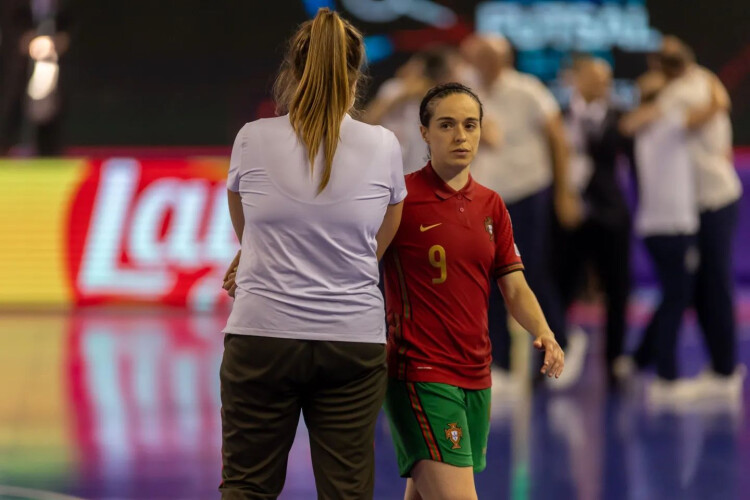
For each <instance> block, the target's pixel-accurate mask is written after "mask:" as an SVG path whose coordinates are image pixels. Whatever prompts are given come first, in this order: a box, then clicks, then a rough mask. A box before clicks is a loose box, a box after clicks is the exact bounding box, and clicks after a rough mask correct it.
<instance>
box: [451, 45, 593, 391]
mask: <svg viewBox="0 0 750 500" xmlns="http://www.w3.org/2000/svg"><path fill="white" fill-rule="evenodd" d="M461 52H462V54H464V57H465V58H466V59H467V60H468V61H469V62H470V63H471V64H472V65H473V66H474V68H475V71H476V75H477V78H478V82H479V87H478V93H479V95H480V97H481V98H482V101H483V102H484V104H485V109H486V113H487V118H488V119H490V120H494V121H495V122H497V123H498V126H499V128H500V130H501V131H502V138H503V139H502V144H501V145H500V146H499V147H494V148H493V147H484V148H482V149H480V151H479V152H478V154H477V157H476V158H475V160H474V162H473V163H472V175H473V176H474V178H475V179H476V180H477V181H478V182H479V183H480V184H482V185H484V186H487V187H489V188H490V189H492V190H494V191H495V192H497V193H498V194H500V196H501V197H502V198H503V199H504V200H505V201H506V203H507V207H508V212H509V213H510V216H511V219H512V220H513V221H514V223H515V238H516V243H517V244H518V248H519V250H520V252H521V254H522V255H523V257H524V262H525V264H526V267H527V269H528V270H529V271H528V272H527V278H528V280H529V285H530V286H531V289H532V290H533V291H534V293H535V294H536V295H537V297H538V298H539V302H540V304H541V306H542V310H543V311H544V314H545V317H546V318H547V321H549V324H550V327H551V329H552V331H554V332H555V333H556V335H557V337H558V341H559V342H560V345H561V346H562V348H563V349H564V350H565V353H566V365H567V368H566V373H565V374H564V375H563V376H562V377H560V378H559V379H556V381H555V382H554V384H553V386H555V385H557V386H567V385H572V384H573V383H574V382H575V381H576V380H577V379H578V378H579V377H580V374H581V370H582V367H583V361H584V359H585V353H586V345H587V339H586V336H585V335H583V334H576V335H573V336H571V337H570V338H568V336H567V334H566V327H565V312H564V309H563V305H562V302H561V300H560V297H559V293H558V290H557V287H556V285H555V283H554V281H553V280H552V276H551V271H552V261H551V251H552V249H551V248H550V237H551V232H552V222H551V219H550V218H551V217H553V216H556V217H557V218H558V220H559V221H560V223H561V224H562V225H563V226H564V227H566V228H574V227H576V226H578V225H579V224H580V223H581V218H582V210H581V203H580V198H579V196H578V195H577V194H576V193H575V192H574V191H573V190H572V189H571V188H570V185H569V182H568V178H569V176H568V155H569V149H568V143H567V138H566V135H565V128H564V125H563V119H562V115H561V113H560V108H559V106H558V105H557V102H556V101H555V99H554V97H553V96H552V94H551V93H550V92H549V90H547V88H546V87H545V86H544V85H543V84H542V83H541V82H540V81H539V80H537V79H536V78H535V77H533V76H531V75H526V74H522V73H519V72H518V71H516V70H515V69H514V68H513V59H512V52H511V47H510V44H509V43H508V41H507V40H505V39H504V38H501V37H480V36H471V37H468V38H467V39H466V40H465V41H464V42H463V43H462V46H461ZM489 300H490V313H489V324H490V327H489V328H490V337H491V339H492V346H493V352H492V357H493V359H494V363H495V366H494V368H495V369H494V370H493V391H496V392H498V393H506V395H512V394H517V391H518V384H517V383H516V381H515V380H514V379H512V378H511V377H510V375H509V370H510V333H509V330H508V322H507V311H506V309H505V306H504V304H503V300H502V296H501V295H500V293H499V292H498V291H496V290H495V289H494V288H493V290H492V293H491V296H490V299H489Z"/></svg>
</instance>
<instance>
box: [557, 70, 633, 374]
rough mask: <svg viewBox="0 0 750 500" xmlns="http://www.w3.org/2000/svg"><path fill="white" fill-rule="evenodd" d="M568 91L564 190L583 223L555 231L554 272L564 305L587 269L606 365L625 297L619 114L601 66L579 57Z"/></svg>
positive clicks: (626, 146) (615, 346)
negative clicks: (596, 290) (599, 301)
mask: <svg viewBox="0 0 750 500" xmlns="http://www.w3.org/2000/svg"><path fill="white" fill-rule="evenodd" d="M572 76H573V86H574V91H573V95H572V98H571V102H570V107H569V109H568V110H567V112H566V128H567V130H568V136H569V138H570V143H571V161H570V169H569V175H570V183H571V189H574V190H575V191H576V192H577V193H580V195H581V198H582V200H583V206H584V210H583V222H582V223H581V225H580V226H578V227H575V228H573V229H565V228H564V227H560V228H558V229H557V235H556V236H555V238H554V243H555V250H556V251H555V252H554V258H555V261H556V265H555V271H556V275H557V276H558V279H559V282H560V283H559V285H560V290H561V295H562V299H563V303H564V305H565V306H566V308H567V307H569V306H570V305H571V304H572V302H573V301H574V300H575V299H577V298H578V297H579V296H580V293H581V291H582V289H583V288H584V285H585V282H586V274H587V273H586V271H587V266H588V265H591V266H593V268H594V270H595V271H596V276H597V278H598V279H599V282H600V284H601V286H602V289H603V291H604V294H605V304H606V315H607V316H606V317H607V319H606V327H605V330H606V339H607V342H606V363H607V369H608V374H609V376H610V378H609V380H610V382H613V381H614V377H613V364H614V361H615V359H617V358H619V357H620V356H621V355H622V354H623V348H624V340H625V327H626V318H625V313H626V307H627V301H628V295H629V293H630V211H629V209H628V205H627V202H626V199H625V194H624V193H623V191H622V188H621V186H620V181H619V180H618V169H617V167H618V160H619V159H620V158H621V157H622V156H623V155H629V153H630V151H629V150H630V141H629V140H628V139H627V138H625V137H624V136H623V135H622V134H621V133H620V131H619V127H618V125H619V121H620V118H621V117H622V114H623V112H622V110H621V109H620V108H619V107H618V106H617V105H615V104H614V103H613V102H612V99H611V91H612V68H611V67H610V65H609V63H607V62H606V61H604V60H603V59H596V58H592V57H581V58H579V59H577V60H576V61H575V62H574V64H573V72H572Z"/></svg>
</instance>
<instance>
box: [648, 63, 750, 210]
mask: <svg viewBox="0 0 750 500" xmlns="http://www.w3.org/2000/svg"><path fill="white" fill-rule="evenodd" d="M712 78H713V75H712V74H711V73H710V72H708V71H707V70H706V69H704V68H701V67H700V66H694V67H692V68H691V69H689V70H688V71H687V73H686V74H685V75H683V76H681V77H680V78H678V79H676V80H675V81H673V82H671V83H670V84H669V85H668V86H667V87H666V88H665V89H664V91H663V92H662V93H661V94H660V96H659V100H658V103H659V108H660V109H661V110H662V111H663V112H667V113H668V112H670V111H673V110H679V111H682V112H686V113H687V112H689V111H692V110H695V109H700V108H703V107H705V106H708V105H709V103H710V102H711V79H712ZM688 144H689V147H690V154H691V156H692V158H693V162H694V164H695V168H696V175H697V179H696V180H697V186H698V199H697V201H698V206H699V207H700V209H701V210H717V209H719V208H722V207H725V206H726V205H729V204H730V203H733V202H735V201H736V200H738V199H739V198H740V196H742V183H741V182H740V179H739V176H738V175H737V171H736V170H735V168H734V162H733V160H732V124H731V122H730V120H729V114H728V113H726V112H721V113H717V114H716V115H715V116H714V117H713V118H712V119H711V120H709V121H708V122H707V123H706V124H704V125H703V126H701V127H700V128H698V129H697V130H694V131H693V132H691V133H690V134H689V136H688Z"/></svg>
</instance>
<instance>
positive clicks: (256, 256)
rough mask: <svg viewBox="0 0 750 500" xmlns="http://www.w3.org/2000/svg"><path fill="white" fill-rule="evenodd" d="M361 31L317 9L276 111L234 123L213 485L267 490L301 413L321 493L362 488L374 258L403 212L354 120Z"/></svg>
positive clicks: (393, 163) (277, 487) (386, 137)
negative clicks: (236, 247) (232, 245)
mask: <svg viewBox="0 0 750 500" xmlns="http://www.w3.org/2000/svg"><path fill="white" fill-rule="evenodd" d="M363 62H364V44H363V40H362V35H361V34H360V33H359V32H358V31H357V30H356V29H355V28H354V27H353V26H352V25H351V24H350V23H348V22H347V21H345V20H343V19H341V18H340V17H339V15H338V14H336V13H335V12H332V11H330V10H328V9H320V10H319V11H318V13H317V15H316V16H315V18H314V19H313V20H312V21H307V22H305V23H303V24H302V25H301V27H300V28H299V30H298V31H297V33H296V34H295V35H294V37H293V38H292V40H291V43H290V47H289V50H288V53H287V56H286V59H285V61H284V64H283V65H282V69H281V72H280V74H279V77H278V79H277V82H276V86H275V89H276V94H277V95H276V102H277V103H279V106H280V107H281V108H283V110H284V111H288V114H285V115H282V116H279V117H276V118H269V119H265V120H258V121H255V122H251V123H248V124H246V125H245V126H244V127H242V129H241V130H240V132H239V134H238V135H237V138H236V140H235V143H234V147H233V149H232V156H231V160H230V168H229V176H228V179H227V187H228V193H227V194H228V198H229V212H230V216H231V219H232V225H233V226H234V229H235V232H236V233H237V237H238V238H239V240H240V241H241V245H242V246H241V253H238V255H237V257H236V258H235V261H234V262H233V263H232V264H231V265H230V271H229V272H228V273H227V276H226V277H225V288H228V289H229V290H228V291H229V292H230V294H231V295H233V296H234V297H235V301H234V304H233V306H232V312H231V314H230V316H229V319H228V321H227V325H226V327H225V328H224V330H223V333H224V334H225V339H224V356H223V360H222V364H221V369H220V380H221V402H222V412H221V415H222V456H223V467H222V479H223V480H222V484H221V486H220V490H221V492H222V497H223V498H227V499H235V498H253V499H257V498H269V499H270V498H277V497H278V496H279V494H280V493H281V491H282V488H283V485H284V481H285V476H286V465H287V456H288V453H289V450H290V448H291V446H292V443H293V441H294V437H295V434H296V430H297V424H298V422H299V417H300V411H301V412H302V414H303V416H304V419H305V424H306V426H307V428H308V431H309V436H310V451H311V458H312V464H313V471H314V474H315V483H316V488H317V490H318V496H319V497H320V498H341V499H351V500H355V499H368V498H372V497H373V487H374V478H375V470H374V469H375V456H374V449H373V442H374V438H375V436H374V433H375V422H376V419H377V416H378V413H379V411H380V408H381V406H382V404H383V399H384V397H385V391H386V351H385V340H386V332H385V322H384V321H383V318H384V305H383V297H382V295H381V293H380V291H379V290H378V287H377V285H378V277H379V276H378V260H379V258H380V257H381V256H382V254H383V252H384V251H385V249H386V248H387V247H388V244H389V243H390V241H391V239H392V238H393V236H394V234H395V233H396V230H397V229H398V225H399V221H400V219H401V208H402V201H403V199H404V197H405V196H406V189H405V187H404V176H403V166H402V163H401V150H400V147H399V144H398V141H397V139H396V137H395V136H394V135H393V134H392V133H391V132H389V131H387V130H386V129H384V128H382V127H375V126H371V125H367V124H364V123H361V122H358V121H355V120H354V119H352V118H351V117H350V116H349V115H348V113H349V112H350V110H351V108H352V106H353V105H354V103H355V100H356V99H355V96H356V91H357V86H358V83H359V80H360V77H361V66H362V64H363Z"/></svg>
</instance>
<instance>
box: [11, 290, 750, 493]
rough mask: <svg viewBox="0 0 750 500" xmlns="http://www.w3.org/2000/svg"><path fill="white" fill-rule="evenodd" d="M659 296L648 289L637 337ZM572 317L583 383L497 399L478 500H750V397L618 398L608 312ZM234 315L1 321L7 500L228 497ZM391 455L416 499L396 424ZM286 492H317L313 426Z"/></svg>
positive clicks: (686, 353) (746, 325)
mask: <svg viewBox="0 0 750 500" xmlns="http://www.w3.org/2000/svg"><path fill="white" fill-rule="evenodd" d="M739 295H740V297H741V300H740V307H739V310H738V316H739V318H740V324H741V328H740V332H739V336H740V351H741V353H740V354H741V358H742V360H743V361H744V362H745V363H747V364H750V290H743V291H741V293H740V294H739ZM653 297H654V294H653V292H648V291H641V292H639V293H637V294H635V297H634V301H633V303H632V304H631V308H630V313H629V317H630V322H631V327H630V332H629V342H630V343H631V344H632V342H633V341H635V340H637V336H638V334H639V333H640V331H641V329H642V328H643V324H644V322H645V321H646V320H647V318H648V315H649V312H650V310H651V306H652V301H653ZM573 316H574V318H575V319H576V321H578V322H580V323H581V324H582V325H583V327H584V329H585V330H586V331H587V333H588V334H589V337H590V340H591V343H590V352H589V356H588V358H587V360H586V366H585V371H584V375H583V379H582V381H581V383H580V384H579V385H578V386H576V387H575V388H574V389H572V390H569V391H567V392H564V393H555V394H553V393H551V392H549V391H548V390H546V389H545V388H543V387H542V388H541V389H539V390H537V391H535V392H534V393H533V394H529V395H527V396H525V397H522V398H521V399H520V400H519V401H516V402H513V403H511V402H508V401H506V400H497V401H494V402H493V422H492V429H491V436H490V444H489V451H488V467H487V470H486V471H485V472H484V473H482V474H480V475H478V476H477V488H478V491H479V498H480V499H513V500H524V499H581V500H595V499H607V500H609V499H612V500H618V499H623V500H624V499H638V500H652V499H670V500H671V499H695V500H705V499H722V500H723V499H728V500H732V499H743V498H748V499H750V429H749V428H748V424H747V420H746V417H745V414H746V413H747V410H748V409H750V390H748V389H746V390H745V393H744V401H743V402H742V403H741V404H740V405H739V406H735V407H732V406H726V405H718V406H716V405H710V404H705V405H696V406H693V407H691V408H689V409H686V410H681V411H679V412H659V413H657V412H653V411H651V410H649V409H647V408H646V407H645V405H644V404H643V402H642V399H641V398H640V397H639V396H638V394H637V393H636V394H632V395H629V396H624V395H619V396H618V395H612V394H608V393H607V391H606V388H605V385H604V379H603V375H602V364H601V358H602V356H601V354H602V345H601V331H600V324H601V313H600V311H599V310H598V309H597V308H595V307H579V308H578V309H577V310H576V311H574V314H573ZM225 317H226V316H225V315H224V314H216V315H205V314H189V313H185V312H184V311H178V310H169V309H162V310H153V309H151V310H124V311H123V310H116V309H96V308H94V309H84V310H79V311H77V312H74V313H69V312H34V313H29V312H25V313H20V312H14V313H10V312H6V313H2V314H0V498H9V499H50V500H65V499H76V498H86V499H211V498H218V493H217V490H216V487H217V485H218V482H219V475H220V459H219V446H220V422H219V391H218V388H219V387H218V375H217V374H218V367H219V362H220V358H221V348H222V347H221V345H222V344H221V335H220V334H219V333H218V332H219V330H220V329H221V327H222V326H223V321H224V319H225ZM680 357H681V359H682V362H683V369H684V371H685V372H686V373H688V374H695V373H697V372H698V371H699V370H700V369H701V367H702V366H703V364H704V363H705V355H704V354H703V349H702V345H701V341H700V337H699V336H698V334H697V332H696V328H695V322H694V320H693V319H688V322H687V325H686V327H685V329H684V332H683V335H682V336H681V341H680ZM748 385H750V384H746V387H747V386H748ZM376 453H377V481H376V494H375V496H376V498H378V499H399V498H401V495H402V491H403V486H404V483H403V480H401V479H400V478H399V477H398V474H397V470H396V464H395V458H394V452H393V447H392V444H391V441H390V436H389V432H388V426H387V424H386V422H385V421H384V420H383V419H382V417H381V420H380V423H379V425H378V428H377V437H376ZM281 498H282V499H286V500H296V499H300V500H303V499H314V498H315V493H314V484H313V476H312V469H311V465H310V458H309V446H308V444H307V441H306V431H305V428H304V425H300V427H299V429H298V436H297V440H296V442H295V445H294V447H293V449H292V452H291V454H290V457H289V468H288V475H287V482H286V486H285V489H284V492H283V494H282V497H281Z"/></svg>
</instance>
